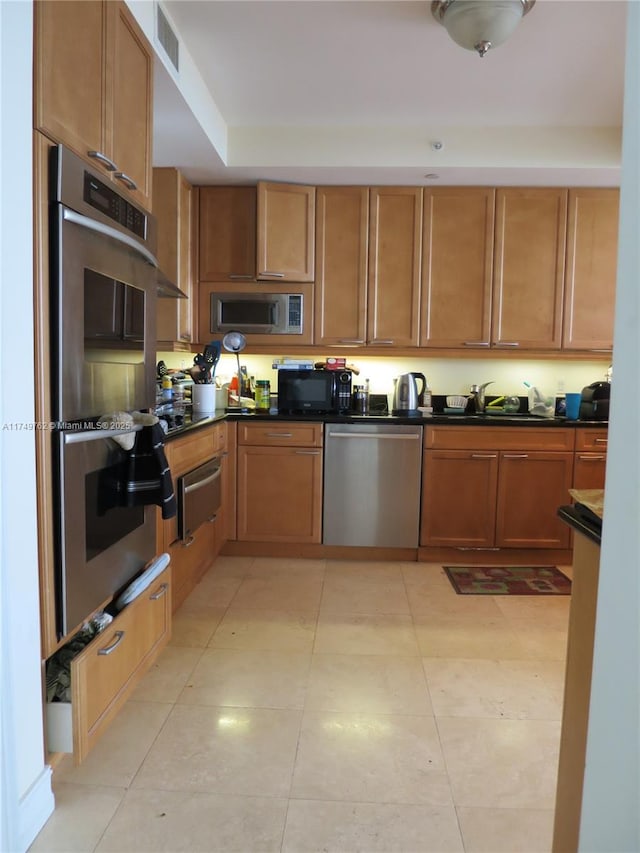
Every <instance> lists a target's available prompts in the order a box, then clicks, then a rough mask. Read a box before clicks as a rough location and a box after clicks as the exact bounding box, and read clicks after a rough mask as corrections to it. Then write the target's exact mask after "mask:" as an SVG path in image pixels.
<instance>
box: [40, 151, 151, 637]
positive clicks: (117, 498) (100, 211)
mask: <svg viewBox="0 0 640 853" xmlns="http://www.w3.org/2000/svg"><path fill="white" fill-rule="evenodd" d="M50 185H51V191H50V225H51V229H50V230H51V235H50V236H51V240H50V243H51V288H52V291H51V303H50V304H51V368H52V370H51V372H52V386H53V387H52V389H51V391H52V412H53V417H54V420H55V422H56V428H55V429H54V431H53V435H52V440H53V443H54V445H53V451H54V453H53V456H54V463H55V471H54V474H55V484H56V495H55V498H56V513H55V518H56V523H57V535H56V550H57V553H56V569H57V578H56V585H57V589H56V591H57V628H58V633H59V636H61V637H62V636H64V635H66V634H67V633H69V632H70V631H72V630H74V628H76V627H77V626H78V625H79V624H81V623H82V622H83V621H84V620H85V619H86V618H87V616H89V615H90V614H91V613H92V612H93V611H94V610H95V609H96V608H98V607H100V606H101V605H102V604H103V603H104V602H105V601H106V600H107V599H109V598H110V597H111V596H112V595H113V594H114V593H115V592H117V591H118V590H119V589H121V588H122V587H123V586H124V585H125V584H126V583H127V582H128V581H129V580H130V579H131V578H132V577H133V576H134V575H135V574H137V573H138V571H139V570H140V569H141V568H142V567H143V566H144V565H145V564H146V563H147V562H148V561H149V560H150V559H151V558H152V557H153V556H154V552H155V507H144V506H133V507H130V506H126V505H125V504H124V503H123V500H122V495H121V494H120V490H121V484H122V483H123V480H124V467H123V466H125V465H126V462H127V453H126V451H125V450H124V449H123V448H122V447H121V445H120V443H119V441H116V440H115V439H119V440H120V439H121V438H122V437H123V434H124V433H126V429H125V430H122V429H120V428H118V427H117V426H116V427H115V428H114V429H104V428H100V424H101V423H103V421H102V420H101V419H102V418H103V416H104V415H109V414H111V413H114V412H130V411H132V410H135V409H145V408H148V407H150V406H153V405H154V402H155V386H154V382H155V370H154V364H155V338H156V334H155V316H156V298H157V297H156V287H157V270H156V267H157V263H156V260H155V250H156V228H155V220H154V218H153V217H152V216H151V215H150V214H149V213H148V212H146V211H145V210H143V209H141V208H139V207H137V206H135V205H133V204H132V203H131V202H130V201H129V200H128V199H127V198H126V197H124V196H123V195H121V194H120V193H118V192H117V191H116V189H115V188H114V187H113V186H111V185H110V184H109V182H108V181H105V179H104V176H102V175H100V174H99V173H97V172H94V171H93V170H92V169H91V168H90V167H88V166H87V165H86V164H85V163H84V161H83V160H81V159H80V158H78V157H76V156H75V155H74V154H73V153H71V152H70V151H68V150H67V149H65V148H64V147H62V146H58V147H57V148H54V149H53V150H52V158H51V163H50Z"/></svg>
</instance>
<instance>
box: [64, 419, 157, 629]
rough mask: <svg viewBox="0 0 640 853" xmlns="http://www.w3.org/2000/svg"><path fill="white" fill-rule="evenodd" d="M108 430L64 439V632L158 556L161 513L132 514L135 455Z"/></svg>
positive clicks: (152, 510)
mask: <svg viewBox="0 0 640 853" xmlns="http://www.w3.org/2000/svg"><path fill="white" fill-rule="evenodd" d="M110 434H112V433H111V432H110V431H107V430H98V429H96V430H88V431H83V432H60V433H56V434H55V436H54V440H56V441H57V442H58V463H59V466H60V492H61V493H60V495H59V503H58V509H59V513H58V517H59V524H60V530H59V536H58V541H59V550H60V553H59V555H58V556H59V559H58V561H57V563H58V572H59V577H58V585H57V587H58V630H59V632H60V636H64V635H66V634H68V633H69V632H70V631H72V630H73V629H74V628H75V627H77V626H78V625H79V624H81V623H82V622H83V621H84V620H85V619H86V618H87V617H88V616H90V614H91V613H92V612H93V611H94V610H96V608H98V607H100V606H101V605H102V604H103V602H104V601H106V600H107V599H108V598H110V597H111V596H113V595H114V594H115V593H116V592H117V591H118V590H120V589H121V588H122V587H123V586H124V585H125V584H127V583H128V582H129V581H130V580H131V579H132V578H133V577H134V576H135V575H136V574H138V572H139V571H140V570H141V569H143V568H144V566H145V565H146V564H147V563H148V562H149V560H150V559H152V557H153V556H154V554H155V518H156V514H155V507H153V506H147V507H142V506H134V507H129V506H126V501H125V497H124V494H125V493H124V491H123V488H122V486H123V483H124V482H125V481H126V468H125V465H126V460H127V454H126V452H125V451H124V450H122V448H121V447H120V446H119V445H118V444H117V443H116V442H115V441H113V439H111V438H105V437H103V436H105V435H110Z"/></svg>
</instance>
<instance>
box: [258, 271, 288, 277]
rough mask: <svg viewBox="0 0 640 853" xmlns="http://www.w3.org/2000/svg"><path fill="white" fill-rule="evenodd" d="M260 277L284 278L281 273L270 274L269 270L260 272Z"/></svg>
mask: <svg viewBox="0 0 640 853" xmlns="http://www.w3.org/2000/svg"><path fill="white" fill-rule="evenodd" d="M260 275H270V276H271V277H272V278H284V273H283V272H271V271H270V270H262V272H261V273H260Z"/></svg>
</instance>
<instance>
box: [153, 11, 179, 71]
mask: <svg viewBox="0 0 640 853" xmlns="http://www.w3.org/2000/svg"><path fill="white" fill-rule="evenodd" d="M156 26H157V31H158V41H159V42H160V44H161V45H162V47H163V48H164V52H165V53H166V54H167V56H168V57H169V60H170V62H171V64H172V65H173V67H174V68H175V69H176V71H179V70H180V68H179V65H180V57H179V53H180V43H179V41H178V36H177V35H176V34H175V33H174V31H173V30H172V29H171V24H170V23H169V21H168V20H167V19H166V17H165V14H164V12H163V11H162V9H161V8H160V5H159V4H156Z"/></svg>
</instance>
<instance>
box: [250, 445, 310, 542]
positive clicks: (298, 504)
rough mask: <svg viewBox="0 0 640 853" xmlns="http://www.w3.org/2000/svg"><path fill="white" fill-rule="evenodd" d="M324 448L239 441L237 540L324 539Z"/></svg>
mask: <svg viewBox="0 0 640 853" xmlns="http://www.w3.org/2000/svg"><path fill="white" fill-rule="evenodd" d="M321 528H322V450H320V449H313V448H302V447H259V446H258V447H254V446H251V445H241V446H239V447H238V540H239V541H241V542H296V543H305V542H318V543H319V542H320V537H321Z"/></svg>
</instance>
